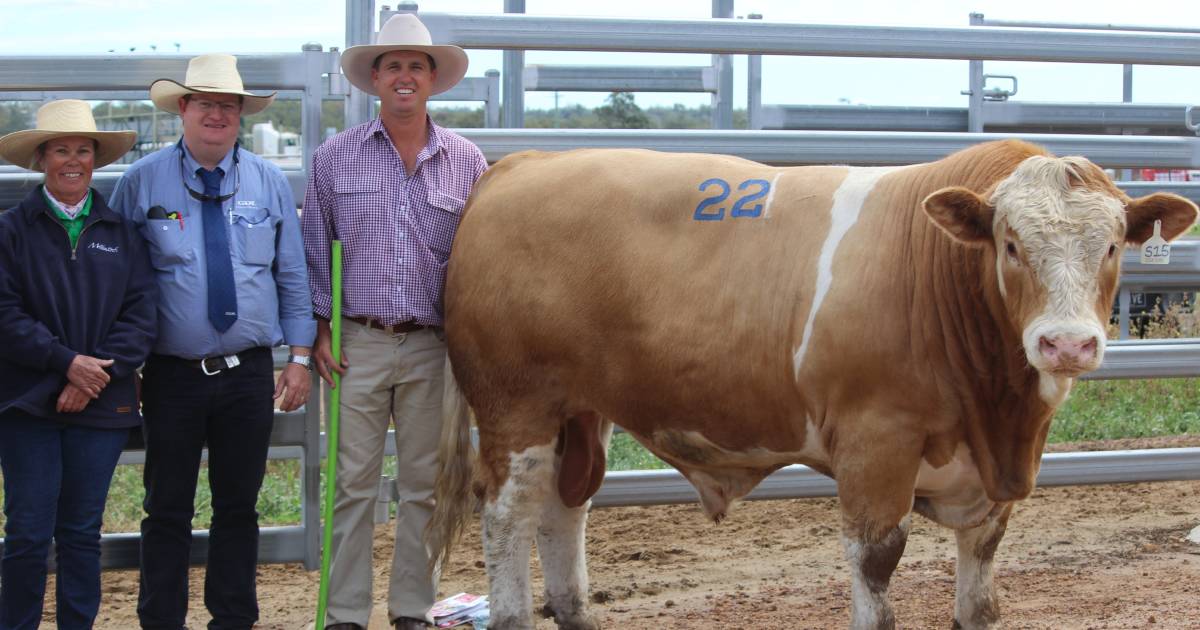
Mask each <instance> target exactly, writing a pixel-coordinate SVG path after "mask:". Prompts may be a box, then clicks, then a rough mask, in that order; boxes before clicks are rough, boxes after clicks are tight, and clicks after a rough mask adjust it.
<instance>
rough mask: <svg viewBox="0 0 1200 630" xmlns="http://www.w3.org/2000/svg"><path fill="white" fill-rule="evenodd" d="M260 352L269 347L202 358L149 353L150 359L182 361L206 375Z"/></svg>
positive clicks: (233, 366) (269, 351)
mask: <svg viewBox="0 0 1200 630" xmlns="http://www.w3.org/2000/svg"><path fill="white" fill-rule="evenodd" d="M260 354H266V355H270V354H271V349H270V348H267V347H262V346H260V347H255V348H247V349H245V350H242V351H241V352H236V353H233V354H226V355H218V356H215V357H205V358H203V359H185V358H183V357H176V356H172V355H169V354H151V355H150V361H166V362H171V363H182V364H183V365H186V366H188V367H191V368H195V369H198V370H200V371H201V372H204V373H205V374H207V375H208V376H212V375H214V374H219V373H221V372H224V371H225V370H231V369H233V368H235V367H237V366H239V365H241V364H243V363H246V362H247V361H251V360H254V359H255V358H256V357H258V355H260Z"/></svg>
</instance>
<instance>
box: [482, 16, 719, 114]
mask: <svg viewBox="0 0 1200 630" xmlns="http://www.w3.org/2000/svg"><path fill="white" fill-rule="evenodd" d="M505 1H506V2H507V1H508V0H505ZM712 16H713V17H714V18H733V0H712ZM712 63H713V73H714V74H716V76H717V91H716V92H714V93H713V96H712V126H713V129H733V55H713V56H712Z"/></svg>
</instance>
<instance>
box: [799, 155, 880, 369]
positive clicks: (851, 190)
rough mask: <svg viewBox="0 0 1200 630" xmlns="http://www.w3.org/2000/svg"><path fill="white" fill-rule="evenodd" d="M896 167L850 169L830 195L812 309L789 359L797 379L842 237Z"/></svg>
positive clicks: (827, 287)
mask: <svg viewBox="0 0 1200 630" xmlns="http://www.w3.org/2000/svg"><path fill="white" fill-rule="evenodd" d="M897 168H898V167H894V166H891V167H880V168H852V169H850V170H849V172H847V173H846V178H845V179H844V180H842V184H841V186H838V189H837V191H836V192H835V193H833V207H832V208H830V211H829V213H830V225H829V234H828V236H826V237H825V242H824V243H823V244H822V245H821V256H820V258H818V259H817V288H816V291H815V292H814V293H813V299H812V306H811V307H810V308H809V311H808V319H807V321H805V323H804V336H803V337H801V339H800V347H799V348H796V353H795V355H794V357H793V360H792V365H793V368H794V370H795V377H796V379H799V378H800V367H801V366H802V365H803V364H804V355H805V354H806V353H807V352H808V345H809V341H810V340H811V338H812V331H813V321H814V320H815V319H816V318H817V313H818V312H819V311H820V310H821V303H822V302H824V301H825V295H826V294H828V293H829V287H831V286H832V285H833V255H834V254H836V253H837V248H838V245H839V244H840V243H841V242H842V238H843V237H845V236H846V233H847V232H849V231H850V228H852V227H854V224H855V223H857V222H858V215H859V213H860V212H861V211H862V207H863V202H865V201H866V200H867V195H869V194H871V189H873V188H875V183H876V182H878V181H879V178H881V177H883V176H884V175H887V174H888V173H891V172H893V171H895V170H897Z"/></svg>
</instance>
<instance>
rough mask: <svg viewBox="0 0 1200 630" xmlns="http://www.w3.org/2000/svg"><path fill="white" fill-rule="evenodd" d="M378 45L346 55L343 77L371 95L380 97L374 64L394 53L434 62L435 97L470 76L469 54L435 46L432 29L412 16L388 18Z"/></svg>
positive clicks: (355, 47)
mask: <svg viewBox="0 0 1200 630" xmlns="http://www.w3.org/2000/svg"><path fill="white" fill-rule="evenodd" d="M375 42H376V43H375V44H374V45H371V46H351V47H349V48H347V49H346V51H345V52H343V53H342V74H344V75H346V78H347V79H349V81H350V83H352V84H354V87H357V88H358V89H360V90H362V91H364V92H366V93H367V94H375V95H376V96H378V94H377V93H376V92H375V86H374V85H373V84H372V82H371V64H373V63H375V58H376V57H378V56H379V55H382V54H383V53H386V52H391V51H393V50H415V51H418V52H423V53H425V54H427V55H429V56H430V57H432V58H433V63H434V65H435V66H437V79H436V80H434V82H433V93H434V94H441V93H442V92H445V91H446V90H449V89H450V88H452V87H454V86H455V85H456V84H457V83H458V82H459V81H461V80H462V78H463V76H464V75H466V74H467V53H465V52H463V49H461V48H459V47H458V46H448V45H446V46H434V45H433V39H432V38H431V37H430V36H429V29H427V28H425V25H424V24H422V23H421V20H418V19H417V16H415V15H413V14H411V13H397V14H396V15H393V16H392V17H390V18H388V21H387V22H385V23H384V25H383V28H381V29H379V37H377V38H376V39H375Z"/></svg>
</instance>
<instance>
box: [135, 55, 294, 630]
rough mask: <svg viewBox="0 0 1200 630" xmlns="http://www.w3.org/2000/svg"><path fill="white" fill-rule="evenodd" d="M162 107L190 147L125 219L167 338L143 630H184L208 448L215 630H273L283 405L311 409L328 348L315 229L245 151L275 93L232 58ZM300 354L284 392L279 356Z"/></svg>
mask: <svg viewBox="0 0 1200 630" xmlns="http://www.w3.org/2000/svg"><path fill="white" fill-rule="evenodd" d="M150 98H151V99H152V100H153V101H154V104H155V105H156V106H158V107H159V108H160V109H163V110H165V111H168V112H172V113H176V114H179V116H180V117H181V118H182V119H183V137H182V138H181V139H180V141H179V142H178V143H176V144H174V145H172V146H169V147H166V148H163V149H161V150H159V151H156V152H155V153H152V154H150V155H148V156H146V157H144V158H142V159H141V160H138V161H137V162H136V163H134V164H133V165H132V166H131V167H130V168H129V170H128V171H126V172H125V174H124V176H122V177H121V180H120V181H119V182H118V183H117V187H116V189H115V190H114V191H113V199H112V205H113V207H114V208H115V209H117V210H118V211H120V212H121V213H123V214H124V215H125V216H126V217H128V218H129V219H130V220H132V221H133V222H134V223H135V224H137V225H138V227H139V229H140V231H141V233H142V235H143V236H144V237H145V239H146V241H147V242H148V243H149V246H150V258H151V263H152V264H153V265H154V268H155V274H156V276H157V279H158V288H159V294H160V296H161V297H160V303H159V308H158V324H159V336H158V341H157V342H156V343H155V346H154V350H153V353H152V354H151V355H150V358H149V359H148V360H147V362H146V366H145V368H144V370H143V375H144V379H145V380H144V383H143V387H142V404H143V414H144V416H145V424H144V433H145V438H146V466H145V472H144V482H145V486H146V500H145V504H144V505H145V509H146V518H145V519H144V520H143V521H142V546H141V570H142V574H141V591H140V593H139V596H138V617H139V619H140V621H141V624H142V627H143V628H170V629H171V630H178V629H179V628H181V627H183V624H184V621H185V618H186V615H187V608H188V555H189V548H190V546H191V528H192V515H193V508H192V506H193V501H194V497H195V493H196V482H197V474H198V470H199V467H200V453H201V449H203V448H205V447H207V448H208V479H209V487H210V488H211V489H212V507H213V520H212V526H211V528H210V533H209V545H208V565H207V572H206V575H205V583H204V603H205V605H206V606H207V608H208V610H209V612H210V613H211V614H212V618H213V619H212V623H210V624H209V628H250V627H251V626H253V625H254V623H255V622H256V621H257V620H258V603H257V598H256V593H255V568H256V566H255V565H256V564H257V560H258V514H257V512H256V511H255V504H256V502H257V499H258V491H259V488H260V486H261V485H262V479H263V474H264V472H265V469H266V459H267V447H268V444H269V441H270V436H271V425H272V422H273V418H274V400H275V399H278V400H280V408H281V409H283V410H284V411H290V410H293V409H296V408H298V407H299V406H300V405H301V404H303V403H304V401H305V400H306V399H307V398H308V393H309V386H310V382H311V379H310V377H309V373H308V369H307V367H308V358H309V357H308V355H309V353H310V349H311V346H312V342H313V337H314V336H315V335H316V324H315V322H314V321H313V318H312V302H311V297H310V296H309V293H308V274H307V269H306V267H305V263H304V250H303V245H302V242H301V237H300V225H299V218H298V217H297V214H296V204H295V202H294V200H293V198H292V192H291V188H290V187H289V186H288V183H287V180H286V179H284V176H283V173H282V172H281V171H280V170H279V168H278V167H277V166H275V165H274V164H271V163H270V162H267V161H265V160H263V159H262V158H260V157H258V156H257V155H254V154H253V153H251V152H249V151H244V150H242V149H241V148H240V146H239V145H238V142H237V140H238V132H239V129H240V127H241V121H240V117H241V115H242V114H253V113H256V112H258V111H261V110H262V109H264V108H265V107H267V105H269V104H270V103H271V101H272V100H273V99H274V98H275V95H274V94H267V95H258V94H253V93H250V92H247V91H246V90H245V89H244V87H243V85H242V79H241V76H240V75H239V74H238V71H237V59H235V58H234V57H233V56H231V55H201V56H199V57H196V58H194V59H192V60H191V62H190V63H189V64H188V69H187V75H186V77H185V79H184V81H183V82H182V83H179V82H177V81H173V80H170V79H161V80H158V81H155V82H154V83H153V84H152V85H151V86H150ZM282 343H286V344H288V345H289V346H291V353H292V356H291V357H290V358H289V363H288V365H287V366H286V367H285V368H284V370H283V373H282V375H281V376H280V377H279V380H278V382H277V383H276V382H275V377H274V365H273V364H274V362H273V360H272V356H271V348H272V347H274V346H277V345H280V344H282Z"/></svg>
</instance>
